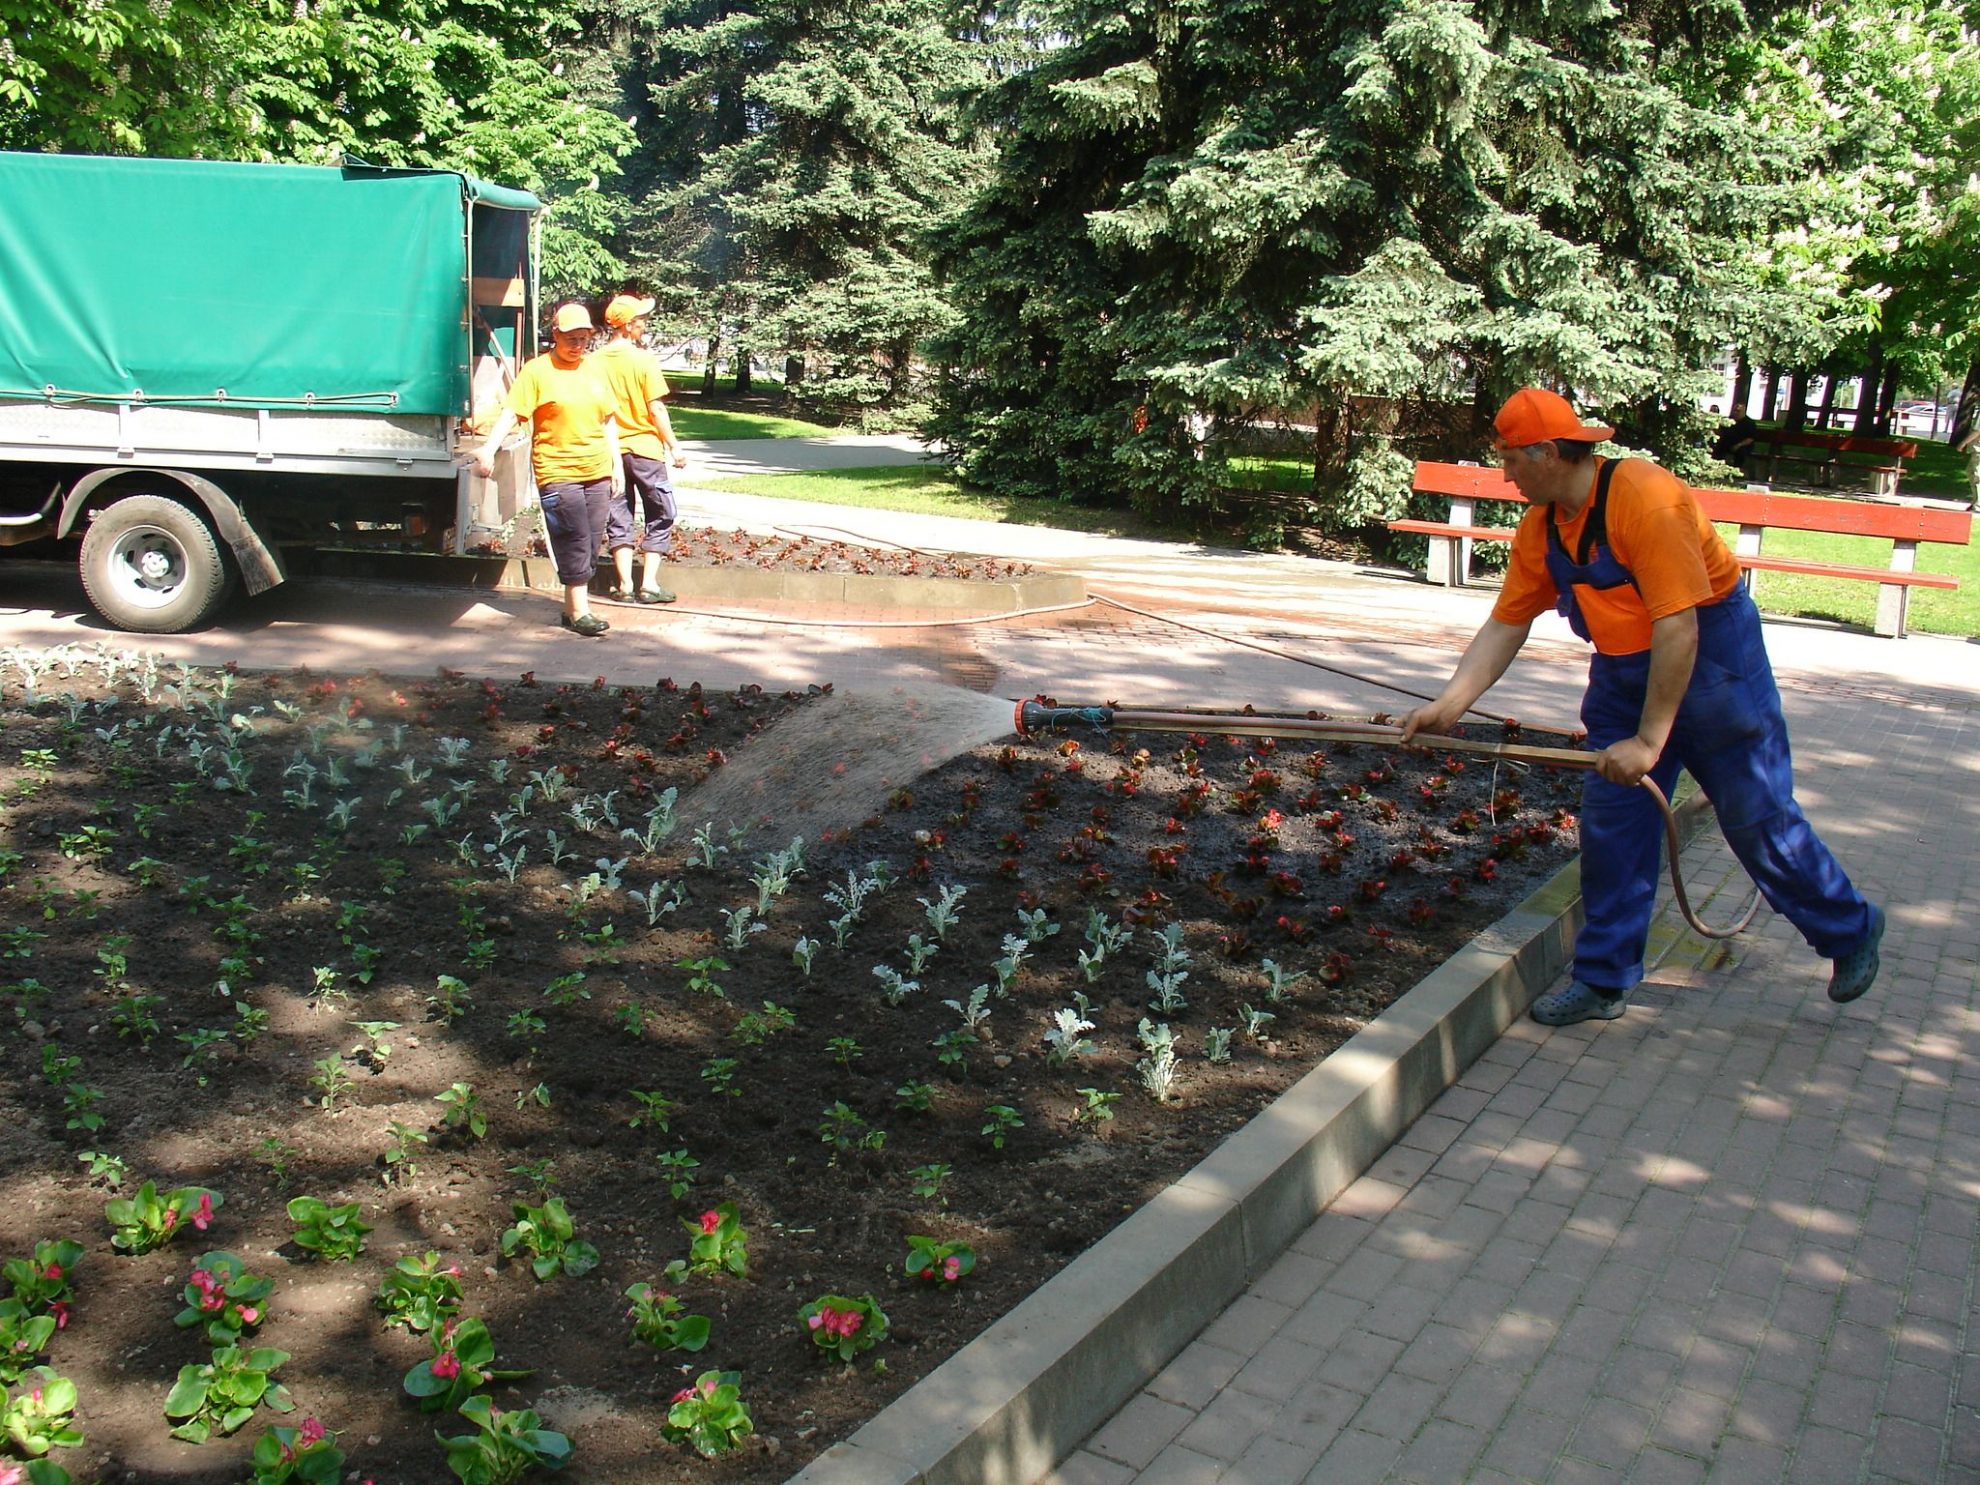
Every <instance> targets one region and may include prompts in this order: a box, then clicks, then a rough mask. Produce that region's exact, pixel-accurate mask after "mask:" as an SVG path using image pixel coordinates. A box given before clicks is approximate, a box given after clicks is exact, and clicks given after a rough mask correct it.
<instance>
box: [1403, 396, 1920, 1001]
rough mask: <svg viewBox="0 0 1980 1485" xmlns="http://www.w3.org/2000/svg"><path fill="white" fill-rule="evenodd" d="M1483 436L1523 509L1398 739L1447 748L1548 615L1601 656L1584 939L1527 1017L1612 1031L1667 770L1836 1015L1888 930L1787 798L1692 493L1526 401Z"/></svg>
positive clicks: (1586, 816) (1766, 719) (1762, 667)
mask: <svg viewBox="0 0 1980 1485" xmlns="http://www.w3.org/2000/svg"><path fill="white" fill-rule="evenodd" d="M1494 427H1495V429H1496V431H1497V433H1498V440H1497V446H1498V449H1499V453H1500V457H1501V459H1502V460H1503V461H1504V465H1505V472H1506V478H1507V479H1509V480H1510V481H1511V482H1512V483H1513V485H1514V486H1515V487H1517V488H1518V490H1519V492H1520V494H1522V495H1524V496H1525V497H1526V498H1527V500H1528V501H1529V502H1530V504H1531V508H1530V509H1529V510H1528V511H1527V512H1526V515H1525V516H1524V517H1523V518H1522V519H1521V521H1520V523H1519V530H1518V531H1517V532H1516V533H1515V535H1514V537H1513V545H1512V562H1511V566H1510V568H1509V570H1508V571H1507V573H1506V582H1505V587H1504V588H1503V589H1502V590H1501V591H1500V594H1499V599H1498V602H1497V603H1496V604H1494V605H1493V608H1492V616H1491V618H1489V619H1487V620H1486V621H1485V624H1484V626H1483V627H1482V628H1481V629H1480V630H1479V631H1478V633H1477V635H1476V636H1475V637H1474V638H1473V639H1472V641H1471V644H1470V646H1469V647H1468V648H1467V649H1466V650H1465V652H1464V658H1463V659H1462V660H1460V661H1459V662H1458V666H1457V669H1456V671H1455V672H1453V674H1452V676H1451V678H1450V680H1449V681H1448V682H1447V683H1446V684H1445V686H1444V689H1443V692H1442V693H1441V694H1440V695H1439V696H1438V697H1437V699H1436V700H1435V701H1433V702H1431V703H1429V704H1428V705H1427V706H1420V707H1418V708H1417V709H1416V710H1415V711H1413V712H1411V713H1410V714H1409V715H1408V716H1407V717H1405V718H1404V719H1403V740H1404V741H1408V739H1409V738H1410V737H1412V736H1414V735H1415V734H1416V733H1417V732H1431V733H1437V732H1445V731H1448V730H1449V729H1450V728H1451V727H1452V726H1454V725H1455V724H1456V723H1457V721H1458V720H1459V718H1461V717H1462V716H1463V715H1464V713H1465V712H1466V711H1467V710H1469V709H1470V707H1471V705H1472V703H1474V702H1475V701H1477V700H1478V698H1479V697H1480V696H1482V695H1484V693H1485V692H1486V690H1487V689H1489V688H1490V687H1491V685H1492V683H1493V682H1495V681H1496V680H1498V678H1499V677H1500V676H1502V675H1504V674H1505V672H1506V667H1507V666H1508V665H1510V664H1511V663H1512V660H1513V657H1514V656H1515V655H1517V654H1518V653H1519V650H1520V646H1522V645H1523V644H1525V643H1526V636H1527V632H1528V630H1529V629H1530V628H1531V626H1532V624H1533V621H1534V619H1536V618H1538V617H1539V616H1540V615H1541V614H1542V613H1545V612H1546V611H1547V610H1548V609H1550V608H1553V609H1558V611H1559V612H1560V613H1562V614H1563V615H1564V616H1565V617H1566V618H1567V620H1568V623H1569V624H1570V625H1571V626H1572V627H1573V629H1574V632H1575V633H1576V634H1579V635H1580V636H1581V637H1582V638H1583V639H1586V640H1589V641H1590V642H1591V643H1592V644H1593V645H1594V646H1595V654H1594V657H1593V658H1592V659H1591V660H1590V662H1589V670H1588V690H1587V692H1586V693H1585V694H1584V696H1583V697H1582V702H1581V720H1582V723H1583V725H1584V726H1586V727H1587V729H1588V742H1589V745H1590V746H1591V747H1594V748H1598V749H1600V750H1601V756H1600V757H1599V759H1598V760H1597V762H1596V765H1595V769H1594V771H1592V772H1591V773H1590V774H1589V775H1588V779H1587V782H1586V783H1585V784H1584V786H1583V791H1582V807H1581V889H1582V900H1583V902H1584V904H1585V906H1586V910H1587V924H1586V926H1585V927H1584V928H1583V929H1582V931H1581V935H1580V937H1579V939H1578V940H1577V941H1576V943H1575V951H1574V978H1573V981H1572V983H1570V984H1569V985H1568V987H1567V988H1566V989H1564V990H1560V991H1557V992H1555V993H1554V994H1552V995H1545V996H1542V997H1541V998H1540V999H1539V1000H1537V1001H1535V1002H1534V1003H1533V1018H1534V1019H1535V1020H1536V1021H1540V1022H1543V1023H1545V1024H1547V1025H1549V1026H1565V1025H1568V1024H1570V1023H1572V1022H1576V1021H1586V1020H1589V1019H1591V1018H1600V1019H1604V1020H1613V1019H1615V1018H1616V1017H1617V1016H1620V1015H1621V1014H1622V1013H1623V1011H1624V1009H1625V1007H1626V1006H1627V1005H1628V1003H1629V996H1630V992H1631V991H1632V990H1634V989H1635V988H1636V985H1637V983H1638V982H1639V981H1641V979H1642V978H1643V954H1644V949H1645V946H1646V944H1647V942H1648V938H1649V930H1650V914H1651V909H1652V907H1653V906H1654V904H1655V900H1656V895H1657V860H1658V853H1659V849H1660V847H1661V846H1662V844H1663V825H1662V819H1661V816H1660V815H1659V813H1658V810H1657V807H1656V801H1655V800H1653V799H1652V798H1651V797H1650V795H1649V793H1648V791H1647V790H1644V789H1640V788H1637V787H1636V785H1637V783H1638V781H1639V780H1641V779H1642V778H1643V777H1644V776H1645V775H1648V776H1649V777H1650V778H1651V779H1652V780H1654V781H1655V782H1656V784H1657V786H1658V787H1659V788H1661V789H1662V790H1663V791H1664V793H1665V795H1666V796H1668V795H1669V794H1670V792H1671V789H1672V786H1673V785H1675V783H1676V782H1677V773H1678V769H1679V768H1680V767H1684V768H1687V769H1689V770H1690V771H1691V775H1692V777H1693V778H1695V779H1697V780H1698V783H1699V786H1700V787H1701V788H1703V789H1704V791H1705V794H1706V796H1707V797H1708V798H1709V799H1710V800H1711V801H1712V806H1713V808H1714V809H1715V810H1716V811H1717V813H1718V817H1719V825H1720V828H1721V829H1723V830H1724V831H1725V836H1726V843H1727V844H1728V845H1730V846H1731V847H1732V850H1733V854H1734V855H1735V856H1737V857H1738V858H1739V863H1740V865H1741V866H1743V867H1744V868H1745V869H1746V872H1747V874H1748V875H1749V876H1751V877H1752V878H1753V880H1754V881H1755V883H1757V884H1758V885H1759V888H1760V891H1761V893H1762V894H1763V895H1764V896H1765V897H1766V899H1767V901H1768V902H1769V903H1771V904H1772V905H1773V907H1774V909H1775V911H1777V912H1779V913H1780V914H1782V915H1783V916H1784V917H1786V918H1787V919H1788V920H1789V921H1790V922H1792V923H1793V924H1794V926H1795V927H1796V928H1797V929H1798V930H1800V932H1801V935H1802V937H1804V938H1805V939H1807V940H1808V942H1809V944H1810V945H1811V946H1812V947H1813V948H1814V950H1815V952H1816V953H1818V954H1820V955H1822V956H1823V957H1824V958H1826V959H1828V960H1830V961H1831V967H1830V972H1829V998H1830V999H1831V1000H1834V1001H1838V1002H1841V1001H1851V1000H1854V999H1856V998H1857V997H1858V996H1859V995H1861V994H1862V993H1863V992H1864V991H1865V990H1868V989H1869V988H1870V985H1871V983H1872V982H1873V981H1874V980H1875V979H1876V977H1877V969H1878V961H1879V945H1880V944H1881V943H1882V941H1883V936H1884V913H1883V910H1882V909H1881V908H1879V907H1877V906H1876V905H1875V904H1873V903H1871V902H1869V901H1867V900H1866V899H1865V898H1864V896H1863V894H1862V893H1860V892H1858V891H1857V890H1856V888H1855V887H1853V886H1852V885H1851V884H1850V880H1849V878H1848V877H1847V876H1846V875H1844V873H1843V869H1842V867H1841V866H1840V865H1838V864H1837V862H1836V858H1835V857H1834V856H1833V855H1832V854H1830V851H1829V848H1828V847H1827V846H1826V845H1824V844H1823V843H1822V841H1821V839H1820V838H1819V837H1818V836H1817V835H1816V834H1815V831H1814V828H1813V827H1812V826H1810V825H1809V823H1808V821H1807V820H1806V819H1805V818H1804V817H1803V815H1802V813H1801V807H1800V806H1799V805H1798V804H1796V803H1795V798H1794V769H1793V763H1792V760H1791V758H1790V756H1789V750H1788V735H1787V724H1786V722H1785V721H1784V720H1783V719H1782V716H1781V700H1780V693H1779V692H1778V691H1777V690H1776V689H1775V686H1774V672H1773V667H1772V666H1771V664H1770V663H1769V662H1768V659H1767V647H1766V642H1765V640H1764V639H1763V638H1762V636H1761V632H1760V616H1759V613H1758V611H1757V610H1756V609H1755V608H1754V607H1753V600H1752V598H1751V597H1749V596H1748V594H1747V592H1746V588H1745V586H1744V585H1743V584H1742V583H1741V582H1740V572H1739V565H1738V563H1736V562H1735V561H1734V560H1733V556H1732V553H1730V552H1729V551H1727V550H1726V545H1725V543H1724V542H1723V541H1721V540H1720V539H1719V535H1718V533H1717V532H1716V531H1715V530H1714V529H1713V527H1712V523H1711V522H1710V521H1709V520H1707V519H1706V517H1705V514H1704V512H1703V511H1702V510H1700V509H1699V505H1698V500H1697V497H1695V496H1694V495H1693V494H1692V493H1691V489H1690V487H1689V486H1687V485H1685V484H1684V483H1683V482H1682V481H1681V480H1679V479H1677V478H1676V477H1675V476H1673V475H1671V474H1669V473H1668V472H1666V471H1665V470H1663V469H1660V468H1658V467H1657V466H1656V465H1655V464H1652V463H1650V462H1649V461H1648V460H1646V459H1602V458H1597V457H1596V456H1595V452H1594V450H1595V446H1596V445H1597V444H1600V443H1603V442H1605V441H1607V440H1608V439H1610V438H1613V437H1614V436H1615V430H1614V429H1612V428H1605V427H1602V426H1600V425H1595V424H1588V425H1584V424H1583V423H1582V422H1581V420H1580V419H1579V418H1578V417H1576V416H1575V413H1574V409H1573V408H1572V407H1570V406H1569V405H1568V403H1567V401H1566V399H1565V398H1562V397H1560V396H1558V395H1556V394H1555V393H1553V392H1549V391H1545V390H1543V389H1541V388H1538V387H1527V388H1524V389H1522V390H1521V391H1519V392H1516V393H1514V394H1513V396H1512V397H1511V398H1510V399H1509V400H1508V401H1507V402H1506V405H1505V406H1504V407H1503V408H1502V409H1500V411H1499V415H1498V417H1497V419H1495V421H1494Z"/></svg>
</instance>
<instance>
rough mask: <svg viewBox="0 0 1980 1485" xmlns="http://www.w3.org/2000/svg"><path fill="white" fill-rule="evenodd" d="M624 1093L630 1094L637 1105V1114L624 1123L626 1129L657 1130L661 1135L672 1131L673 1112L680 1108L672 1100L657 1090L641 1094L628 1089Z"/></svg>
mask: <svg viewBox="0 0 1980 1485" xmlns="http://www.w3.org/2000/svg"><path fill="white" fill-rule="evenodd" d="M626 1092H627V1093H629V1094H631V1095H632V1098H633V1101H634V1102H635V1103H637V1104H638V1105H639V1112H638V1113H637V1114H634V1115H633V1116H632V1118H630V1119H628V1120H627V1121H626V1127H627V1128H628V1129H640V1128H649V1129H655V1130H658V1131H659V1132H660V1133H661V1134H667V1133H669V1132H670V1131H671V1130H672V1128H673V1117H674V1110H675V1109H677V1108H679V1107H680V1105H679V1104H677V1103H675V1102H674V1100H673V1099H671V1098H669V1097H668V1096H667V1095H666V1094H664V1093H662V1092H660V1091H659V1090H658V1089H655V1090H654V1091H653V1092H651V1093H643V1092H641V1091H640V1090H639V1089H637V1088H628V1089H627V1090H626Z"/></svg>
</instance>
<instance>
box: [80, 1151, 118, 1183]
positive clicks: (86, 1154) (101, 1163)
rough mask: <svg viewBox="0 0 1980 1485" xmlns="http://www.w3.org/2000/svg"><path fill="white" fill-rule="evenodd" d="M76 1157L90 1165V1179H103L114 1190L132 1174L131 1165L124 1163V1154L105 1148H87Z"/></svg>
mask: <svg viewBox="0 0 1980 1485" xmlns="http://www.w3.org/2000/svg"><path fill="white" fill-rule="evenodd" d="M76 1159H77V1160H78V1161H79V1162H81V1163H82V1164H84V1165H86V1166H88V1167H89V1171H88V1175H89V1178H90V1180H92V1181H101V1182H103V1183H104V1184H105V1185H106V1186H109V1187H111V1188H112V1189H113V1190H114V1189H115V1188H116V1187H118V1186H121V1185H123V1184H124V1178H125V1177H126V1176H127V1175H129V1174H130V1167H129V1166H128V1165H126V1164H125V1163H124V1159H123V1157H122V1156H120V1155H112V1154H110V1153H109V1152H108V1151H105V1150H85V1151H83V1152H82V1154H80V1155H78V1156H77V1157H76Z"/></svg>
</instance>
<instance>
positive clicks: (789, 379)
mask: <svg viewBox="0 0 1980 1485" xmlns="http://www.w3.org/2000/svg"><path fill="white" fill-rule="evenodd" d="M803 385H804V357H802V356H786V357H784V390H785V391H786V392H796V391H797V389H798V388H799V387H801V386H803Z"/></svg>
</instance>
